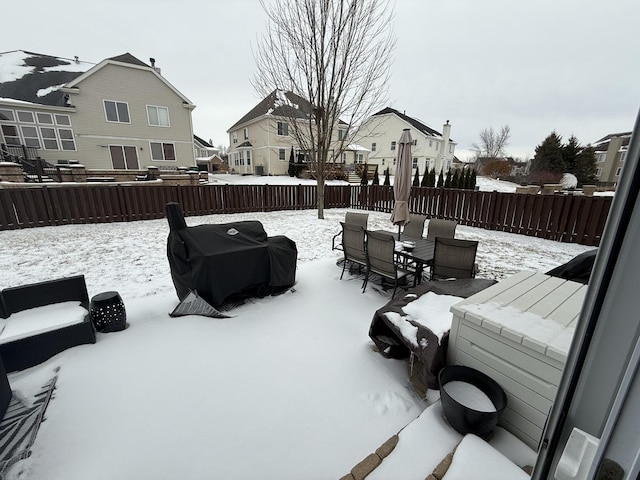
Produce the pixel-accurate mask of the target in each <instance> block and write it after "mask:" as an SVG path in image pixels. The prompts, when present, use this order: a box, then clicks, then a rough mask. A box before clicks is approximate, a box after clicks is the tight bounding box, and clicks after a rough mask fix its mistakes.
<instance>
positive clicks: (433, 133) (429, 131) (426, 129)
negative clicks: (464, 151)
mask: <svg viewBox="0 0 640 480" xmlns="http://www.w3.org/2000/svg"><path fill="white" fill-rule="evenodd" d="M379 115H396V116H397V117H399V118H401V119H402V120H404V121H405V122H407V123H408V124H409V125H411V126H412V127H413V128H415V129H416V130H418V131H419V132H422V133H423V134H425V135H427V136H430V137H439V138H442V134H441V133H440V132H438V131H437V130H434V129H433V128H431V127H430V126H428V125H426V124H424V123H422V122H421V121H420V120H416V119H415V118H411V117H410V116H408V115H405V114H404V113H400V112H399V111H398V110H395V109H393V108H390V107H387V108H384V109H382V110H380V111H379V112H377V113H374V114H373V115H372V116H373V117H375V116H379ZM449 140H451V141H452V142H453V139H449Z"/></svg>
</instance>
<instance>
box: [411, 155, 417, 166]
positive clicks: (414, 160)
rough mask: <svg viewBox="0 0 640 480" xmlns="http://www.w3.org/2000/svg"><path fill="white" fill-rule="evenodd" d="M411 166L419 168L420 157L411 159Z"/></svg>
mask: <svg viewBox="0 0 640 480" xmlns="http://www.w3.org/2000/svg"><path fill="white" fill-rule="evenodd" d="M411 168H418V159H417V158H416V157H413V158H412V159H411Z"/></svg>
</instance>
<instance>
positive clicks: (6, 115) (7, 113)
mask: <svg viewBox="0 0 640 480" xmlns="http://www.w3.org/2000/svg"><path fill="white" fill-rule="evenodd" d="M0 120H8V121H10V122H15V121H16V117H15V115H14V114H13V110H9V109H6V108H0Z"/></svg>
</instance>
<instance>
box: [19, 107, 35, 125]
mask: <svg viewBox="0 0 640 480" xmlns="http://www.w3.org/2000/svg"><path fill="white" fill-rule="evenodd" d="M18 121H19V122H22V123H36V121H35V120H34V119H33V112H21V111H20V110H18Z"/></svg>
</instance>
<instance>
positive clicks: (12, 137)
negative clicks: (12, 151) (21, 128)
mask: <svg viewBox="0 0 640 480" xmlns="http://www.w3.org/2000/svg"><path fill="white" fill-rule="evenodd" d="M2 135H3V136H4V141H5V142H6V144H7V145H22V143H21V142H20V134H19V133H18V127H16V126H15V125H2Z"/></svg>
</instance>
